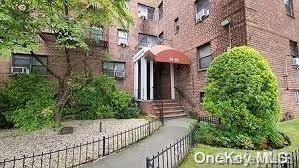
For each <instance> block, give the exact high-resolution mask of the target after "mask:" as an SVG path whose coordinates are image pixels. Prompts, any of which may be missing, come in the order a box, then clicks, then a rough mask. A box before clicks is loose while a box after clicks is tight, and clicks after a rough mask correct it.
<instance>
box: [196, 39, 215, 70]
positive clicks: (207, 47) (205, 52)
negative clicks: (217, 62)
mask: <svg viewBox="0 0 299 168" xmlns="http://www.w3.org/2000/svg"><path fill="white" fill-rule="evenodd" d="M197 57H198V69H206V68H208V67H209V65H210V63H211V62H212V50H211V44H210V43H207V44H204V45H202V46H200V47H198V49H197Z"/></svg>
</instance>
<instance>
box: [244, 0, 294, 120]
mask: <svg viewBox="0 0 299 168" xmlns="http://www.w3.org/2000/svg"><path fill="white" fill-rule="evenodd" d="M295 5H296V6H295V8H294V9H295V15H296V16H295V17H292V16H289V15H287V13H286V10H285V7H284V2H283V1H275V2H274V1H272V0H264V1H258V2H257V1H254V0H246V23H247V24H246V29H247V35H248V36H247V39H248V44H249V45H250V46H252V47H254V48H256V49H257V50H258V51H260V52H261V53H263V54H264V56H265V58H266V59H267V60H268V61H269V63H270V65H271V68H272V70H273V71H274V73H275V74H276V76H277V79H278V82H279V87H280V102H281V107H282V111H283V112H284V113H286V112H289V113H293V114H295V115H299V110H297V109H298V107H299V106H298V103H296V102H295V93H294V90H296V89H299V79H298V77H299V71H298V70H296V68H294V67H292V66H291V65H292V58H291V57H290V56H287V55H289V54H290V43H289V41H290V40H293V41H296V42H299V27H298V24H299V20H298V17H299V10H298V9H299V4H298V3H296V2H295ZM286 65H287V66H286ZM285 75H288V78H287V80H286V78H285ZM287 88H289V89H290V90H287Z"/></svg>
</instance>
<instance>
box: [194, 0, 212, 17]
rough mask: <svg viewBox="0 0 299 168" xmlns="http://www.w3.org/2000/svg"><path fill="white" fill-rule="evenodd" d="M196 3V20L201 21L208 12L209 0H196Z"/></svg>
mask: <svg viewBox="0 0 299 168" xmlns="http://www.w3.org/2000/svg"><path fill="white" fill-rule="evenodd" d="M195 4H196V22H201V21H203V20H204V19H205V18H207V17H208V16H209V14H210V10H209V0H197V1H196V2H195Z"/></svg>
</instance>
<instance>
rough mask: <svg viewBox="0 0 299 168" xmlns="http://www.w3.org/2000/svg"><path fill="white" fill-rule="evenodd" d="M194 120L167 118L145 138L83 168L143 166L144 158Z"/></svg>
mask: <svg viewBox="0 0 299 168" xmlns="http://www.w3.org/2000/svg"><path fill="white" fill-rule="evenodd" d="M193 121H194V120H192V119H188V118H180V119H173V120H167V121H166V122H165V126H163V127H162V128H160V129H159V130H158V131H157V132H156V133H154V134H153V135H151V136H150V137H148V138H146V139H145V140H143V141H141V142H139V143H136V144H134V145H133V146H131V147H129V148H127V149H125V150H124V151H121V152H119V153H116V154H113V155H111V156H108V157H107V158H104V159H102V160H99V161H96V162H94V163H90V164H86V165H84V166H82V167H85V168H144V167H145V158H146V157H147V156H152V155H153V154H156V153H157V152H159V151H161V150H162V148H165V147H166V146H169V145H170V144H171V143H174V142H175V140H177V139H178V138H180V137H182V136H184V135H185V134H187V132H188V131H189V126H190V125H191V123H192V122H193Z"/></svg>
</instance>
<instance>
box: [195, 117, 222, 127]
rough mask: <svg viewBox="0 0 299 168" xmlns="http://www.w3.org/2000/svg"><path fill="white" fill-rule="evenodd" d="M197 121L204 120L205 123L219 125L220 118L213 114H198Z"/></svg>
mask: <svg viewBox="0 0 299 168" xmlns="http://www.w3.org/2000/svg"><path fill="white" fill-rule="evenodd" d="M198 122H200V123H202V122H206V123H209V124H214V125H220V124H221V120H220V118H217V117H215V116H199V117H198Z"/></svg>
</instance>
